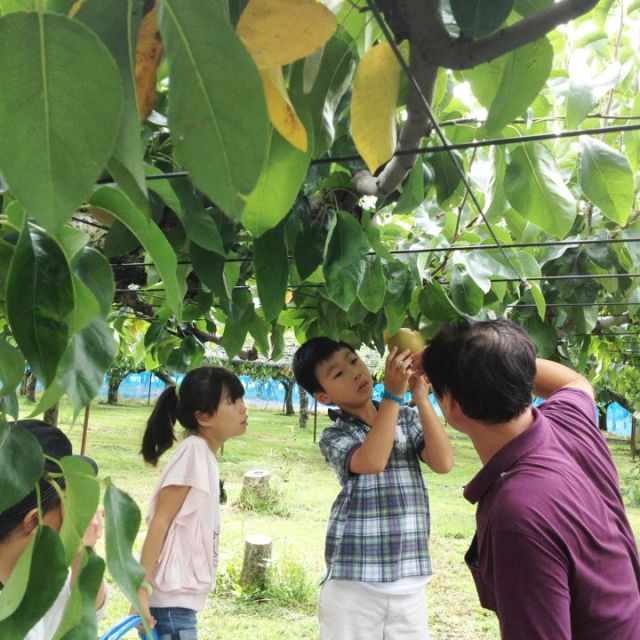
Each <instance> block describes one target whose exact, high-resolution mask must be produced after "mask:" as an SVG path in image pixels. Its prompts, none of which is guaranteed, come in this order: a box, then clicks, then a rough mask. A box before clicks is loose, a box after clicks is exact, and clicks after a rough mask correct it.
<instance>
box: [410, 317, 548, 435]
mask: <svg viewBox="0 0 640 640" xmlns="http://www.w3.org/2000/svg"><path fill="white" fill-rule="evenodd" d="M422 367H423V369H424V372H425V374H426V375H427V377H428V378H429V381H430V382H431V385H432V387H433V391H434V393H435V394H436V396H438V397H442V396H443V395H444V394H445V393H446V392H448V393H450V394H451V396H452V397H453V398H454V399H455V400H456V402H458V404H459V405H460V407H461V409H462V411H464V413H465V415H466V416H468V417H469V418H473V419H474V420H481V421H482V422H486V423H489V424H497V423H500V422H507V421H509V420H511V419H513V418H515V417H516V416H519V415H520V414H521V413H522V412H523V411H524V410H525V409H526V408H527V407H528V406H529V405H530V404H531V393H532V391H533V384H534V379H535V375H536V350H535V347H534V344H533V341H532V340H531V338H530V337H529V335H528V334H527V332H526V331H524V329H522V328H521V327H519V326H518V325H517V324H515V323H513V322H511V321H510V320H504V319H500V320H489V321H486V322H475V323H469V322H467V323H464V324H461V325H458V326H449V327H445V328H444V329H442V330H441V331H440V333H439V334H438V335H437V336H436V337H435V338H434V339H433V341H432V342H431V344H430V345H429V346H428V347H427V348H426V349H425V350H424V353H423V355H422Z"/></svg>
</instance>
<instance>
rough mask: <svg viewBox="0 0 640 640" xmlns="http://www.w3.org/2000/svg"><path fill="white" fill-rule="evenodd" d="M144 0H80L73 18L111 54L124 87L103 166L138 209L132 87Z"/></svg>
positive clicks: (140, 182) (142, 198) (140, 175)
mask: <svg viewBox="0 0 640 640" xmlns="http://www.w3.org/2000/svg"><path fill="white" fill-rule="evenodd" d="M143 4H144V0H120V1H119V2H104V1H103V0H84V2H82V4H81V5H80V7H79V9H78V11H77V12H76V13H75V14H74V16H73V17H74V18H75V19H76V20H79V21H80V22H82V23H84V24H86V25H87V26H88V27H89V28H90V29H91V30H92V31H93V32H94V33H95V34H96V35H97V36H98V37H99V38H100V40H102V42H103V43H104V44H105V45H106V47H107V49H109V51H110V52H111V54H112V55H113V57H114V59H115V61H116V63H117V65H118V71H119V72H120V77H121V80H122V86H123V89H124V108H123V110H122V117H121V119H120V128H119V132H118V139H117V141H116V147H115V150H114V152H113V155H112V156H111V159H110V160H109V163H108V165H107V168H108V169H109V172H110V173H111V175H112V176H113V177H114V178H115V180H116V182H117V183H118V184H119V185H120V188H121V189H122V190H123V191H124V192H125V193H126V194H127V196H129V198H130V200H131V201H132V202H133V203H134V204H135V205H136V206H137V207H138V209H140V210H141V211H146V210H147V208H148V201H147V185H146V180H145V176H144V164H143V162H142V156H143V150H142V140H141V137H140V125H139V122H138V108H137V106H136V88H135V68H134V65H135V55H136V41H137V36H138V30H139V27H140V21H141V19H142V6H143Z"/></svg>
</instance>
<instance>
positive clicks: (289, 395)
mask: <svg viewBox="0 0 640 640" xmlns="http://www.w3.org/2000/svg"><path fill="white" fill-rule="evenodd" d="M284 389H285V393H284V415H285V416H293V415H295V413H296V412H295V409H294V408H293V382H287V383H284Z"/></svg>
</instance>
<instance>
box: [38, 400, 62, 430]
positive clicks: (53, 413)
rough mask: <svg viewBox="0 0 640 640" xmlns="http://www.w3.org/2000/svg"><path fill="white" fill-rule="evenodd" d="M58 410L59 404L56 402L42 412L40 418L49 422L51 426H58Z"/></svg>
mask: <svg viewBox="0 0 640 640" xmlns="http://www.w3.org/2000/svg"><path fill="white" fill-rule="evenodd" d="M59 412H60V404H59V403H58V402H56V403H55V404H54V405H53V407H50V408H49V409H47V410H46V411H45V412H44V416H42V419H43V420H44V421H45V422H47V423H49V424H50V425H51V426H52V427H57V426H58V414H59Z"/></svg>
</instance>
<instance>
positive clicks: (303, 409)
mask: <svg viewBox="0 0 640 640" xmlns="http://www.w3.org/2000/svg"><path fill="white" fill-rule="evenodd" d="M307 422H309V396H308V395H307V392H306V391H305V390H304V389H303V388H302V387H301V388H300V428H301V429H305V428H306V426H307Z"/></svg>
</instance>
